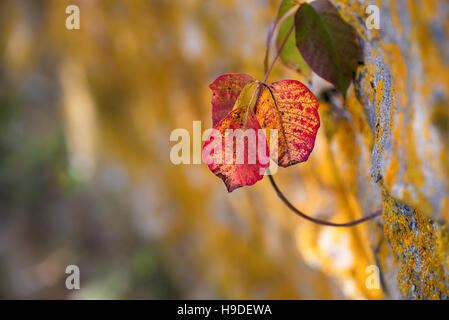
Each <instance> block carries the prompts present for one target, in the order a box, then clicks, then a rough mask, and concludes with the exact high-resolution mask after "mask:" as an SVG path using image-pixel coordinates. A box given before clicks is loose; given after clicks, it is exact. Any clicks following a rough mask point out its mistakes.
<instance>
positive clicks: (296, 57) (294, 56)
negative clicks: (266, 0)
mask: <svg viewBox="0 0 449 320" xmlns="http://www.w3.org/2000/svg"><path fill="white" fill-rule="evenodd" d="M298 5H299V3H298V2H297V1H295V0H283V1H282V3H281V5H280V7H279V12H278V17H277V19H278V21H281V23H280V26H279V31H278V36H277V39H276V49H277V50H278V52H279V51H280V50H279V49H280V48H281V46H282V43H283V42H284V40H285V37H286V36H287V35H288V34H289V31H290V28H291V27H292V25H293V23H294V15H293V14H292V15H291V16H289V17H287V18H284V16H286V15H287V14H288V13H289V11H290V10H291V9H292V8H293V7H295V6H298ZM283 18H284V19H283ZM279 58H280V59H281V61H282V63H283V64H284V65H285V66H286V67H288V68H289V69H292V70H294V71H297V72H299V73H302V74H303V75H305V76H309V75H310V74H311V70H310V67H309V66H308V65H307V63H306V62H305V61H304V58H303V57H302V56H301V53H300V52H299V49H298V47H297V46H296V37H295V32H294V30H293V32H292V33H290V34H289V37H288V39H287V41H286V43H285V45H284V48H283V49H282V51H280V53H279Z"/></svg>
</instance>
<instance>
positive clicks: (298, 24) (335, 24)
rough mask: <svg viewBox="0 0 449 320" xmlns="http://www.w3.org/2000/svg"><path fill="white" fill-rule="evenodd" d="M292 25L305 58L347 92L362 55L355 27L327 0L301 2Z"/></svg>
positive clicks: (319, 73)
mask: <svg viewBox="0 0 449 320" xmlns="http://www.w3.org/2000/svg"><path fill="white" fill-rule="evenodd" d="M295 29H296V46H297V47H298V49H299V51H300V52H301V54H302V56H303V57H304V60H305V61H306V62H307V63H308V65H309V66H310V67H311V68H312V70H313V71H314V72H315V73H316V74H318V75H319V76H320V77H322V78H324V79H325V80H327V81H329V82H331V83H332V84H333V85H334V86H335V87H336V88H338V89H339V90H340V91H341V92H342V94H343V95H346V90H347V89H348V87H349V84H350V83H351V80H352V77H353V74H354V72H355V70H356V68H357V65H358V62H359V61H360V60H361V55H362V52H361V49H360V44H359V41H358V38H357V33H356V31H355V29H354V28H353V27H352V26H351V25H350V24H348V23H347V22H346V21H344V20H343V19H342V17H341V16H340V14H339V13H338V11H337V9H336V8H335V7H334V6H333V5H332V3H330V2H329V1H328V0H316V1H314V2H312V3H310V4H307V3H304V4H302V5H301V7H300V8H299V9H298V11H297V12H296V14H295Z"/></svg>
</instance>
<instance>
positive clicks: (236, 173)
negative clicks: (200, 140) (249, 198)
mask: <svg viewBox="0 0 449 320" xmlns="http://www.w3.org/2000/svg"><path fill="white" fill-rule="evenodd" d="M251 87H253V86H252V85H251V84H250V85H248V86H247V87H246V88H245V89H244V90H243V92H242V95H241V97H240V98H239V99H238V100H237V102H236V105H235V108H234V110H233V111H232V112H231V113H229V114H228V115H227V116H226V117H225V118H224V119H223V120H222V121H221V122H220V123H219V124H218V125H216V126H215V128H214V129H215V130H216V131H214V132H212V133H211V135H209V137H208V138H207V139H206V142H205V143H204V145H203V161H204V162H205V163H207V164H208V166H209V169H210V170H211V171H212V172H213V173H214V174H215V175H217V176H218V177H220V178H221V179H222V180H223V182H224V183H225V185H226V187H227V189H228V192H232V191H233V190H235V189H237V188H239V187H243V186H250V185H253V184H255V183H256V182H257V181H259V180H261V179H262V178H263V176H264V173H265V169H266V168H268V166H269V164H270V162H269V151H268V145H267V141H266V137H265V134H264V132H263V131H262V130H261V127H260V124H259V122H258V121H257V118H256V116H255V114H254V112H253V111H252V110H251V106H250V105H249V102H251V99H249V100H248V96H249V93H248V91H250V89H251ZM248 101H249V102H248ZM227 130H233V131H232V132H229V131H227ZM234 137H235V140H234ZM259 148H260V149H261V150H260V151H259Z"/></svg>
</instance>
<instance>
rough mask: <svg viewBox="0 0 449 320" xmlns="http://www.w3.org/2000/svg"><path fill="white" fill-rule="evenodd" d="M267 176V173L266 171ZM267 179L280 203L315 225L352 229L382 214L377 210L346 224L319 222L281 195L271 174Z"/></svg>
mask: <svg viewBox="0 0 449 320" xmlns="http://www.w3.org/2000/svg"><path fill="white" fill-rule="evenodd" d="M268 174H269V171H268ZM268 177H269V178H270V182H271V185H272V186H273V188H274V190H275V191H276V193H277V195H278V197H279V198H280V199H281V200H282V202H284V203H285V205H286V206H287V207H288V208H289V209H290V210H292V211H293V212H294V213H295V214H297V215H298V216H300V217H302V218H304V219H306V220H309V221H311V222H314V223H317V224H321V225H324V226H330V227H352V226H355V225H358V224H359V223H362V222H365V221H367V220H370V219H373V218H375V217H377V216H380V215H381V214H382V210H377V211H375V212H373V213H370V214H369V215H367V216H364V217H363V218H360V219H358V220H354V221H350V222H346V223H334V222H329V221H325V220H320V219H317V218H313V217H311V216H308V215H307V214H305V213H304V212H302V211H300V210H298V209H297V208H296V207H295V206H294V205H293V204H292V203H291V202H290V201H289V200H288V199H287V198H286V197H285V196H284V194H283V193H282V191H281V190H280V189H279V187H278V186H277V184H276V182H275V181H274V179H273V176H272V175H271V174H269V175H268Z"/></svg>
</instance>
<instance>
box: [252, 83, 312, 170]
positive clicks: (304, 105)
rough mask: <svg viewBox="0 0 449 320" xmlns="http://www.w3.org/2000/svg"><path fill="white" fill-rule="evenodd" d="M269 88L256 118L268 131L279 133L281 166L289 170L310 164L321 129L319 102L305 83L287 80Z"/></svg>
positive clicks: (259, 102) (265, 92) (260, 103)
mask: <svg viewBox="0 0 449 320" xmlns="http://www.w3.org/2000/svg"><path fill="white" fill-rule="evenodd" d="M269 88H270V90H269V89H268V88H265V89H264V90H263V92H262V94H261V97H260V99H259V101H258V104H257V111H256V116H257V119H258V120H259V123H260V125H261V126H262V128H264V129H277V130H278V150H279V153H278V159H275V160H277V162H278V164H279V165H280V166H282V167H288V166H291V165H294V164H296V163H299V162H303V161H306V160H307V159H308V157H309V155H310V153H311V152H312V150H313V147H314V145H315V138H316V134H317V131H318V128H319V127H320V118H319V115H318V105H319V103H318V100H317V99H316V97H315V95H314V94H313V93H312V92H311V91H310V90H309V89H308V88H307V87H306V86H305V85H304V84H302V83H301V82H299V81H296V80H283V81H278V82H274V83H272V84H271V85H269Z"/></svg>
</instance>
